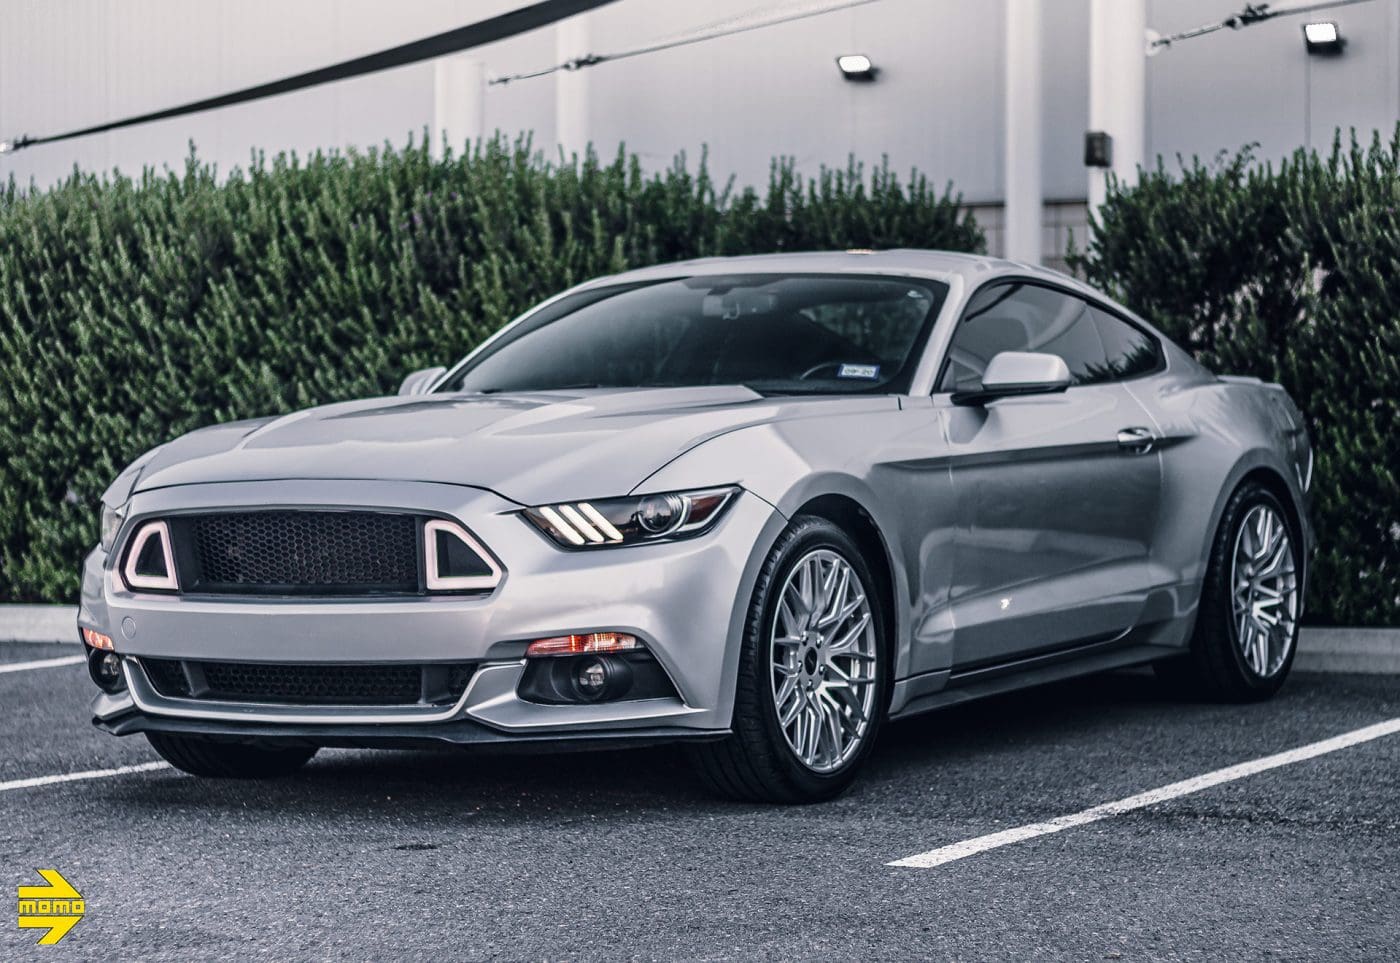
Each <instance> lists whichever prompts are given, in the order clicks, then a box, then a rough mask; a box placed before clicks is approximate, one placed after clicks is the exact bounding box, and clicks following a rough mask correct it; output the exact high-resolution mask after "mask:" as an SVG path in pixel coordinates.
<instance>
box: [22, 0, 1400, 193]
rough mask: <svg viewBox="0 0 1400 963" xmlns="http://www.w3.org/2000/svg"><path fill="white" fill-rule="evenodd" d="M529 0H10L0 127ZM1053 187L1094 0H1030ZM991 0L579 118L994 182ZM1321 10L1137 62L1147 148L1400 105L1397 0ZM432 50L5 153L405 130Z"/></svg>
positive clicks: (1062, 164)
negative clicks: (1040, 5)
mask: <svg viewBox="0 0 1400 963" xmlns="http://www.w3.org/2000/svg"><path fill="white" fill-rule="evenodd" d="M523 2H525V0H475V2H472V3H463V2H460V0H413V2H405V3H384V2H382V0H295V2H287V0H241V2H239V3H236V4H235V3H213V2H209V3H189V2H187V0H123V2H122V3H111V2H107V0H6V3H5V10H4V21H3V27H0V138H9V137H13V136H16V135H18V134H23V133H29V134H43V133H50V132H54V131H60V130H67V129H70V128H74V127H79V126H85V125H88V124H92V123H97V122H100V121H103V120H108V119H112V118H115V117H120V116H123V115H127V114H131V113H136V112H141V111H146V110H150V109H155V108H159V107H164V106H169V105H173V104H177V103H181V102H184V101H188V100H192V99H196V98H200V97H205V96H209V95H213V94H217V93H222V92H225V91H228V90H232V89H235V88H238V87H243V86H248V85H252V84H255V83H259V82H262V81H266V80H270V79H274V78H277V77H280V76H284V75H287V74H290V73H295V72H298V71H301V70H305V69H309V68H312V67H317V66H322V65H325V64H328V63H332V62H335V61H338V60H343V59H346V58H349V57H353V56H357V55H360V54H364V53H368V52H370V51H372V50H376V49H380V48H383V47H386V46H390V45H393V44H397V43H402V42H405V41H408V40H413V39H416V38H419V37H422V36H425V35H428V34H431V33H435V32H438V31H442V30H446V29H449V28H452V27H455V26H460V25H462V24H464V23H467V22H471V21H474V20H477V19H480V18H481V17H485V16H489V15H492V14H495V13H498V12H501V11H502V10H505V9H509V8H511V7H514V6H518V5H520V4H521V3H523ZM1043 2H1044V11H1043V18H1042V19H1043V23H1044V41H1043V42H1044V51H1043V56H1044V75H1045V87H1046V89H1045V105H1046V113H1045V119H1044V130H1043V140H1044V150H1045V161H1044V163H1045V170H1044V185H1045V192H1046V195H1047V198H1050V199H1067V200H1075V199H1082V198H1083V197H1084V196H1085V190H1086V183H1087V180H1086V175H1085V172H1084V169H1083V167H1082V166H1081V162H1082V137H1083V132H1084V129H1085V127H1086V125H1087V84H1088V68H1087V48H1088V7H1089V2H1088V0H1043ZM763 6H764V4H762V3H761V2H760V0H710V2H707V3H704V4H697V3H693V2H689V0H619V2H617V3H615V4H613V5H611V6H609V7H606V8H603V9H601V10H599V11H597V12H595V13H592V14H588V15H587V16H588V17H589V18H590V23H589V33H590V35H591V37H592V46H593V48H594V51H593V52H595V53H610V52H614V51H618V50H624V49H627V48H630V47H633V46H638V45H641V44H644V43H648V42H651V41H654V40H656V39H658V38H662V37H667V36H671V35H674V34H677V33H681V32H684V31H688V30H690V29H692V28H694V27H697V26H701V25H705V24H710V23H714V22H716V21H719V20H723V19H725V18H727V17H732V16H734V15H737V14H741V13H747V12H751V11H754V10H756V9H760V8H762V7H763ZM1238 6H1239V4H1238V3H1235V2H1234V0H1151V2H1150V3H1149V11H1148V12H1149V17H1148V20H1149V23H1150V24H1151V25H1152V26H1153V27H1154V28H1156V29H1158V30H1160V31H1162V32H1170V31H1173V30H1177V29H1181V28H1183V27H1189V26H1193V25H1195V24H1198V23H1202V22H1205V21H1208V20H1214V19H1219V17H1220V16H1222V15H1223V14H1225V13H1228V12H1230V11H1231V10H1233V9H1234V8H1236V7H1238ZM1003 8H1004V5H1003V3H1001V2H1000V0H880V2H878V3H874V4H869V5H866V6H862V7H857V8H852V9H849V10H845V11H841V12H837V13H832V14H827V15H824V16H819V17H813V18H811V19H807V20H803V21H798V22H794V23H789V24H786V25H782V26H778V27H773V28H769V29H765V30H758V31H754V32H751V33H746V34H740V35H737V36H732V37H728V38H724V39H721V40H716V41H712V42H708V43H703V44H698V45H695V46H690V47H683V48H679V49H675V50H671V51H667V52H663V53H658V54H653V55H649V56H644V57H638V58H635V59H631V60H624V61H619V62H616V63H609V64H603V65H600V66H597V67H594V68H591V69H590V76H589V87H588V89H589V95H588V105H587V122H586V128H587V130H588V131H589V134H590V136H591V138H592V140H593V142H594V143H595V144H597V145H598V146H599V147H600V149H601V150H602V151H603V152H604V153H605V154H611V153H612V152H613V151H614V150H615V149H616V147H617V144H618V143H619V142H625V143H626V144H627V146H628V148H629V149H631V150H634V151H637V152H638V153H640V154H641V155H642V157H643V158H644V160H645V161H646V162H647V163H649V164H651V165H653V166H658V167H659V166H663V165H665V164H667V163H669V162H670V160H671V159H672V157H674V155H675V154H676V153H677V152H679V151H681V150H685V151H687V152H688V153H689V155H690V157H691V158H692V160H694V158H696V157H697V156H698V154H699V152H700V150H701V148H702V147H705V146H708V149H709V155H710V162H711V166H712V169H713V171H714V172H715V173H716V174H718V175H720V176H727V175H729V174H733V175H735V176H736V178H737V180H738V181H739V183H741V184H742V183H762V182H763V181H764V180H765V179H766V177H767V172H768V166H769V161H770V159H771V158H772V157H773V156H774V155H776V154H785V155H791V156H793V157H795V158H796V160H797V162H798V164H799V165H800V166H801V168H802V169H804V170H806V171H814V170H815V169H816V167H817V165H819V164H822V163H826V164H844V163H845V160H846V158H847V156H848V155H850V154H855V155H857V156H858V157H860V158H861V159H863V160H865V161H867V162H878V161H879V159H880V157H881V156H882V155H884V156H888V157H889V159H890V161H891V163H892V164H893V165H894V166H895V167H896V169H898V170H900V171H906V170H908V169H909V168H910V167H918V168H919V169H920V170H921V171H923V172H925V173H926V174H928V175H929V176H930V177H931V178H932V179H933V180H934V181H935V182H937V183H942V182H944V181H952V182H953V183H954V185H955V186H956V188H957V189H958V190H960V191H961V192H962V193H963V194H964V195H965V197H966V198H967V199H968V200H970V201H974V202H978V203H979V204H996V203H998V202H999V201H1000V200H1001V197H1002V193H1001V192H1002V186H1001V185H1002V156H1001V152H1002V147H1003V136H1004V134H1003V130H1002V109H1003V106H1002V105H1003V99H1004V91H1003V89H1002V87H1003V76H1004V64H1003V61H1002V56H1003V37H1004V34H1005V25H1004V22H1003ZM1328 16H1330V18H1332V19H1336V20H1337V21H1339V22H1340V24H1341V28H1342V33H1343V35H1344V36H1345V37H1346V38H1347V39H1348V42H1349V46H1348V48H1347V52H1346V54H1345V55H1344V56H1343V57H1341V58H1337V59H1330V60H1329V59H1324V58H1318V57H1308V56H1307V54H1306V53H1305V51H1304V47H1303V42H1302V37H1301V32H1300V25H1301V21H1300V20H1299V19H1298V18H1288V19H1281V20H1277V21H1273V22H1270V23H1265V24H1261V25H1258V26H1254V27H1251V28H1249V29H1247V30H1242V31H1238V32H1231V31H1223V32H1221V33H1218V34H1215V35H1212V36H1209V37H1205V38H1202V39H1199V40H1194V41H1191V42H1188V43H1184V44H1181V45H1180V46H1178V47H1176V48H1174V49H1172V50H1169V51H1167V52H1165V53H1163V54H1161V55H1160V56H1158V57H1156V58H1153V59H1152V60H1151V61H1150V63H1149V70H1148V104H1147V108H1148V109H1147V118H1148V135H1147V146H1148V156H1153V155H1156V154H1163V155H1166V156H1167V157H1169V158H1170V157H1172V156H1173V155H1175V154H1178V153H1181V154H1185V155H1191V154H1199V155H1201V156H1203V157H1211V156H1214V155H1215V154H1216V153H1218V152H1219V151H1221V150H1234V149H1237V148H1238V147H1240V146H1241V145H1243V144H1245V143H1249V142H1258V143H1259V144H1260V145H1261V148H1260V152H1261V155H1262V156H1263V157H1265V158H1270V157H1277V156H1280V155H1282V154H1284V153H1286V152H1288V151H1290V150H1292V149H1293V148H1295V147H1297V146H1299V145H1301V144H1304V143H1312V144H1313V145H1314V146H1326V144H1327V143H1329V142H1330V139H1331V136H1332V131H1333V129H1334V128H1335V127H1336V126H1337V125H1344V126H1356V127H1359V128H1362V129H1363V130H1366V131H1369V130H1371V129H1376V128H1380V129H1383V130H1386V131H1389V130H1390V129H1391V128H1392V127H1393V124H1394V123H1395V120H1396V118H1397V117H1398V116H1400V0H1372V2H1370V3H1366V4H1361V5H1358V6H1354V7H1348V8H1344V9H1341V10H1338V11H1334V12H1332V13H1330V14H1329V15H1328ZM555 49H556V43H555V32H554V30H552V29H547V30H544V31H540V32H537V33H535V34H533V35H529V36H526V37H521V38H517V39H514V40H510V41H505V42H502V43H498V44H494V45H492V46H489V47H485V48H482V49H480V50H479V51H477V52H476V53H475V54H474V56H476V57H479V58H480V59H482V60H483V61H485V63H486V65H487V69H488V70H489V71H490V72H492V73H494V74H508V73H513V72H516V71H520V70H526V69H531V68H537V67H541V66H545V65H548V64H551V63H553V62H554V60H555ZM848 52H861V53H867V54H869V55H870V56H871V57H872V58H873V60H874V61H875V63H876V64H877V65H878V66H879V68H880V71H881V73H880V78H879V80H878V81H877V82H875V83H874V84H852V83H847V82H845V81H843V80H842V79H841V77H840V76H839V74H838V72H837V70H836V68H835V65H834V62H833V60H834V58H835V56H836V55H837V54H840V53H848ZM554 98H555V84H554V82H553V81H552V80H551V79H548V78H546V79H541V80H530V81H521V82H518V83H513V84H510V85H507V86H495V87H492V88H490V90H489V92H488V94H487V98H486V108H485V109H486V125H487V128H488V129H496V128H499V129H502V130H504V131H507V132H518V131H532V132H533V134H534V138H535V143H536V144H537V145H538V146H540V147H541V148H545V149H549V150H553V145H554V144H555V135H556V131H555V115H554V109H555V105H554ZM432 118H433V68H432V66H431V65H430V64H421V65H415V66H410V67H405V68H400V69H398V70H394V71H389V72H386V73H383V74H379V75H375V76H371V77H367V78H361V79H357V80H352V81H345V82H341V83H337V84H333V85H329V86H326V87H322V88H318V89H313V90H309V91H304V92H300V93H295V94H289V95H284V96H281V97H277V98H273V99H271V100H267V101H263V102H260V103H256V104H249V105H245V106H241V107H233V108H226V109H224V110H219V111H214V112H211V113H207V114H203V115H198V116H194V117H188V118H181V119H176V120H171V121H165V122H161V123H157V124H151V125H147V126H143V127H138V128H134V129H131V130H126V131H121V132H117V133H112V134H105V135H98V136H94V137H89V138H83V139H81V140H77V141H71V142H66V143H63V144H56V145H50V146H43V147H35V148H31V149H29V150H26V151H22V152H20V153H18V154H15V155H10V156H6V157H3V158H0V177H5V176H7V175H9V174H13V175H14V176H15V177H17V178H18V179H19V180H20V181H21V182H28V181H30V180H31V179H33V180H34V182H35V183H37V184H39V185H40V186H46V185H48V184H51V183H53V182H54V181H55V180H57V179H59V178H61V177H63V176H65V175H66V174H67V173H68V172H69V171H71V170H72V168H73V167H74V165H77V166H78V167H80V168H82V169H84V170H97V171H106V170H110V169H112V168H120V169H122V170H123V171H128V172H133V171H137V170H139V169H140V168H141V167H142V166H143V165H157V166H159V165H171V166H175V167H178V166H179V165H180V164H181V163H182V161H183V159H184V157H185V155H186V154H187V152H188V144H189V142H191V141H193V142H194V144H195V145H196V146H197V149H198V151H199V154H200V156H201V157H202V158H205V159H208V160H212V161H215V162H217V163H218V165H219V166H220V169H221V170H228V169H229V168H231V167H233V166H236V165H243V164H246V162H247V159H248V157H249V156H250V152H252V151H254V150H263V151H266V152H267V153H268V154H273V153H276V152H277V151H280V150H284V149H287V150H296V151H298V152H301V153H303V154H304V153H306V152H308V151H310V150H313V149H316V148H318V147H344V146H357V147H360V148H365V147H371V146H375V145H378V144H381V143H383V142H385V141H389V142H392V143H394V144H402V143H404V142H405V140H406V139H407V138H408V137H410V136H412V137H414V138H417V137H419V136H420V135H421V133H422V131H423V130H424V129H425V128H426V127H428V126H429V125H430V124H431V123H432Z"/></svg>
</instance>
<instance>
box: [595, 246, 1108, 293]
mask: <svg viewBox="0 0 1400 963" xmlns="http://www.w3.org/2000/svg"><path fill="white" fill-rule="evenodd" d="M767 272H782V273H786V272H792V273H796V274H894V275H902V276H905V277H910V276H913V277H923V278H930V279H932V280H936V281H945V282H946V281H949V280H951V279H952V278H953V277H962V278H963V279H964V280H965V281H966V282H967V286H968V287H969V288H975V287H977V286H979V285H980V284H982V282H984V281H989V280H991V279H993V278H996V277H1002V276H1017V277H1032V278H1040V279H1042V280H1045V281H1048V282H1050V283H1053V284H1059V285H1063V286H1066V287H1072V288H1074V289H1076V290H1078V291H1083V292H1085V293H1090V294H1093V295H1094V296H1096V297H1099V298H1102V297H1103V295H1102V294H1101V293H1099V292H1097V291H1094V290H1093V289H1092V288H1088V287H1086V286H1085V285H1084V284H1082V283H1081V282H1079V281H1078V280H1076V279H1075V278H1072V277H1070V276H1069V275H1067V274H1062V273H1060V272H1059V271H1052V270H1050V269H1048V268H1043V267H1039V266H1037V265H1033V264H1022V263H1020V262H1018V261H1008V260H1005V259H1003V258H998V257H988V256H987V255H983V254H962V253H959V252H956V251H924V250H917V249H914V248H900V249H896V250H890V251H869V250H851V251H805V252H800V253H792V254H749V255H743V256H740V257H706V258H696V259H694V260H690V261H674V262H671V263H669V264H656V265H652V266H650V267H644V268H638V269H636V270H634V271H625V272H623V273H621V274H614V275H611V276H609V277H603V278H597V279H595V280H592V281H590V282H588V283H587V284H585V285H583V287H594V286H601V285H608V284H625V283H630V282H635V281H658V280H663V279H666V278H674V277H692V276H697V275H700V276H704V275H713V274H763V273H767Z"/></svg>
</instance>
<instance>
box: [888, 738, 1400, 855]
mask: <svg viewBox="0 0 1400 963" xmlns="http://www.w3.org/2000/svg"><path fill="white" fill-rule="evenodd" d="M1397 732H1400V719H1391V720H1390V721H1388V722H1378V723H1376V724H1375V725H1373V726H1366V727H1365V728H1364V729H1356V730H1353V731H1352V732H1344V733H1342V734H1341V735H1340V736H1333V737H1332V738H1331V739H1323V740H1322V741H1321V742H1312V743H1309V744H1308V745H1306V746H1299V747H1298V748H1297V749H1289V750H1288V751H1287V752H1280V753H1277V754H1276V755H1272V756H1264V757H1263V758H1262V759H1254V760H1252V761H1250V762H1242V763H1239V764H1238V765H1234V766H1227V767H1225V768H1224V769H1217V770H1215V771H1214V772H1208V773H1205V774H1204V775H1201V776H1194V777H1192V778H1191V779H1183V780H1182V781H1181V782H1174V783H1172V784H1171V785H1169V786H1162V787H1161V788H1160V789H1149V790H1148V791H1147V792H1143V793H1138V794H1137V795H1136V796H1129V797H1128V798H1127V799H1120V800H1118V801H1117V802H1109V803H1104V804H1102V805H1100V806H1094V807H1093V808H1091V809H1085V810H1083V811H1081V812H1077V813H1071V814H1069V815H1068V816H1057V817H1056V818H1054V819H1051V820H1047V821H1046V822H1043V823H1031V824H1030V825H1028V826H1018V827H1017V828H1015V829H1006V830H1003V831H1001V832H999V833H992V834H990V835H988V836H978V837H976V838H974V839H965V840H963V841H962V842H960V843H953V844H952V845H951V846H942V847H939V848H938V849H931V850H929V851H928V852H926V853H918V854H916V855H914V856H906V857H905V858H904V859H897V860H895V861H894V862H892V863H886V864H885V865H886V866H909V867H913V868H915V869H932V868H933V867H935V866H942V865H943V864H944V863H951V862H953V861H954V860H958V859H963V858H965V857H967V856H975V855H977V854H978V853H985V852H987V851H988V850H991V849H997V848H999V847H1001V846H1009V845H1011V844H1012V843H1019V842H1024V841H1025V840H1027V839H1035V838H1036V837H1037V836H1048V835H1049V834H1050V833H1058V832H1059V831H1060V830H1062V829H1069V828H1071V827H1073V826H1083V825H1085V824H1086V823H1093V822H1098V821H1099V820H1100V819H1107V818H1109V817H1110V816H1120V815H1122V814H1123V813H1126V812H1132V811H1133V810H1134V809H1142V808H1144V807H1146V806H1151V805H1154V804H1156V803H1159V802H1165V801H1166V800H1168V799H1175V798H1177V797H1178V796H1186V795H1189V794H1190V793H1193V792H1200V791H1201V790H1202V789H1209V788H1211V787H1212V786H1218V785H1220V784H1221V783H1226V782H1233V781H1234V780H1236V779H1243V778H1244V777H1246V776H1253V775H1255V774H1256V773H1261V772H1266V771H1267V770H1269V769H1277V768H1278V767H1279V766H1287V765H1291V764H1292V763H1295V762H1302V761H1303V760H1305V759H1312V758H1314V757H1316V756H1322V755H1326V754H1327V753H1329V752H1336V751H1337V750H1339V749H1346V748H1348V747H1350V746H1355V745H1359V744H1360V743H1363V742H1370V741H1371V740H1372V739H1379V738H1381V737H1382V736H1389V735H1393V734H1394V733H1397Z"/></svg>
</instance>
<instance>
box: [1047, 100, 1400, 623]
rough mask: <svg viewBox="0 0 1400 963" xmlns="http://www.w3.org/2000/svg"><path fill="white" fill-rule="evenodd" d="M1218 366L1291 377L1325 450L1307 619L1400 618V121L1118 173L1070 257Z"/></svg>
mask: <svg viewBox="0 0 1400 963" xmlns="http://www.w3.org/2000/svg"><path fill="white" fill-rule="evenodd" d="M1071 264H1072V265H1073V267H1074V268H1075V269H1076V270H1078V271H1079V272H1080V273H1081V274H1083V275H1084V277H1085V278H1086V279H1087V280H1088V281H1089V282H1090V283H1093V284H1096V285H1098V286H1100V287H1102V288H1104V289H1106V290H1108V291H1111V292H1112V293H1114V294H1116V295H1117V296H1118V297H1119V298H1120V299H1121V300H1122V301H1123V302H1124V303H1126V304H1128V305H1131V306H1132V307H1133V308H1134V309H1136V310H1137V311H1139V312H1140V313H1142V314H1143V315H1144V316H1145V317H1148V318H1150V319H1152V320H1153V321H1154V322H1155V323H1156V324H1158V325H1160V326H1161V327H1162V329H1163V330H1164V331H1165V332H1166V333H1167V334H1168V335H1170V336H1172V337H1173V338H1174V339H1176V340H1177V341H1178V342H1179V343H1180V344H1182V345H1183V346H1184V347H1187V348H1189V349H1190V350H1192V351H1193V352H1194V353H1195V354H1196V356H1197V357H1198V358H1199V359H1200V360H1201V361H1202V362H1204V363H1205V364H1206V365H1208V366H1210V367H1211V368H1212V369H1214V370H1215V371H1218V372H1222V373H1232V374H1249V375H1256V376H1258V377H1261V378H1265V379H1267V380H1270V381H1278V382H1281V383H1282V384H1283V386H1284V387H1285V388H1287V389H1288V392H1289V393H1290V394H1291V395H1292V396H1293V399H1294V400H1295V401H1296V402H1297V403H1298V405H1299V407H1300V408H1302V410H1303V412H1304V413H1305V415H1306V416H1307V418H1308V428H1309V432H1310V434H1311V436H1312V442H1313V446H1314V448H1315V450H1316V455H1317V462H1316V473H1315V480H1314V482H1313V489H1312V491H1313V497H1314V505H1313V520H1314V522H1315V523H1316V524H1317V529H1318V538H1319V544H1318V551H1317V555H1316V559H1315V567H1314V569H1313V582H1312V586H1311V589H1310V591H1309V593H1308V621H1310V622H1314V623H1320V624H1343V625H1362V626H1366V625H1369V626H1379V625H1400V128H1397V130H1396V135H1395V137H1394V139H1392V140H1391V141H1390V142H1389V143H1386V142H1383V141H1382V140H1381V139H1380V138H1376V139H1375V140H1374V141H1373V142H1372V143H1370V144H1369V145H1365V144H1357V143H1355V142H1354V141H1353V142H1351V143H1348V144H1345V145H1344V144H1343V143H1342V142H1341V141H1340V139H1339V141H1338V143H1337V144H1336V145H1335V146H1334V147H1333V149H1332V152H1331V153H1330V154H1329V155H1324V156H1319V155H1317V154H1316V153H1313V152H1310V151H1299V152H1297V153H1295V154H1293V155H1292V156H1291V157H1290V158H1288V159H1287V160H1286V161H1284V162H1283V163H1281V164H1278V165H1277V166H1273V165H1267V164H1266V165H1259V164H1256V163H1255V162H1254V159H1253V158H1252V156H1251V154H1250V152H1249V151H1245V152H1243V153H1240V154H1238V155H1236V156H1234V157H1233V158H1226V159H1222V160H1221V161H1219V162H1217V163H1216V164H1213V165H1205V164H1202V163H1200V162H1199V161H1195V162H1192V163H1191V164H1189V165H1182V169H1181V170H1179V171H1171V172H1169V171H1168V170H1167V169H1166V168H1165V167H1164V166H1163V165H1161V164H1160V163H1159V165H1158V168H1157V169H1156V170H1155V171H1151V172H1148V173H1146V174H1145V175H1144V177H1143V179H1142V181H1141V183H1140V184H1139V185H1138V186H1137V187H1135V188H1133V189H1131V190H1115V191H1114V192H1112V194H1111V197H1110V199H1109V202H1108V204H1107V205H1106V206H1105V207H1104V208H1103V209H1102V210H1101V212H1100V214H1099V216H1098V217H1097V219H1096V221H1095V222H1094V223H1093V224H1091V233H1090V241H1089V244H1088V247H1087V249H1086V250H1085V251H1083V252H1081V253H1079V254H1078V255H1075V256H1073V257H1072V258H1071Z"/></svg>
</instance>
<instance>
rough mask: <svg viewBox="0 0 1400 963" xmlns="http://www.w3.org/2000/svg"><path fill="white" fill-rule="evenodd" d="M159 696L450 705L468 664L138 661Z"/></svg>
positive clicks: (261, 702) (302, 703)
mask: <svg viewBox="0 0 1400 963" xmlns="http://www.w3.org/2000/svg"><path fill="white" fill-rule="evenodd" d="M141 665H142V667H143V668H144V669H145V671H146V677H147V678H148V679H150V681H151V685H152V686H154V687H155V690H156V691H157V692H159V693H160V694H161V695H163V696H166V697H167V698H175V699H197V700H201V701H212V702H240V703H255V704H259V705H294V706H411V705H450V704H452V703H454V702H456V701H457V700H458V699H460V698H461V697H462V693H463V692H464V691H465V690H466V688H467V683H468V682H470V681H471V677H472V674H473V672H474V670H475V666H474V665H472V664H471V663H466V662H461V663H449V664H441V663H428V664H422V665H413V664H401V663H400V664H385V665H316V664H300V663H258V662H212V661H196V660H186V661H182V660H179V659H152V658H145V659H142V660H141Z"/></svg>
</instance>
